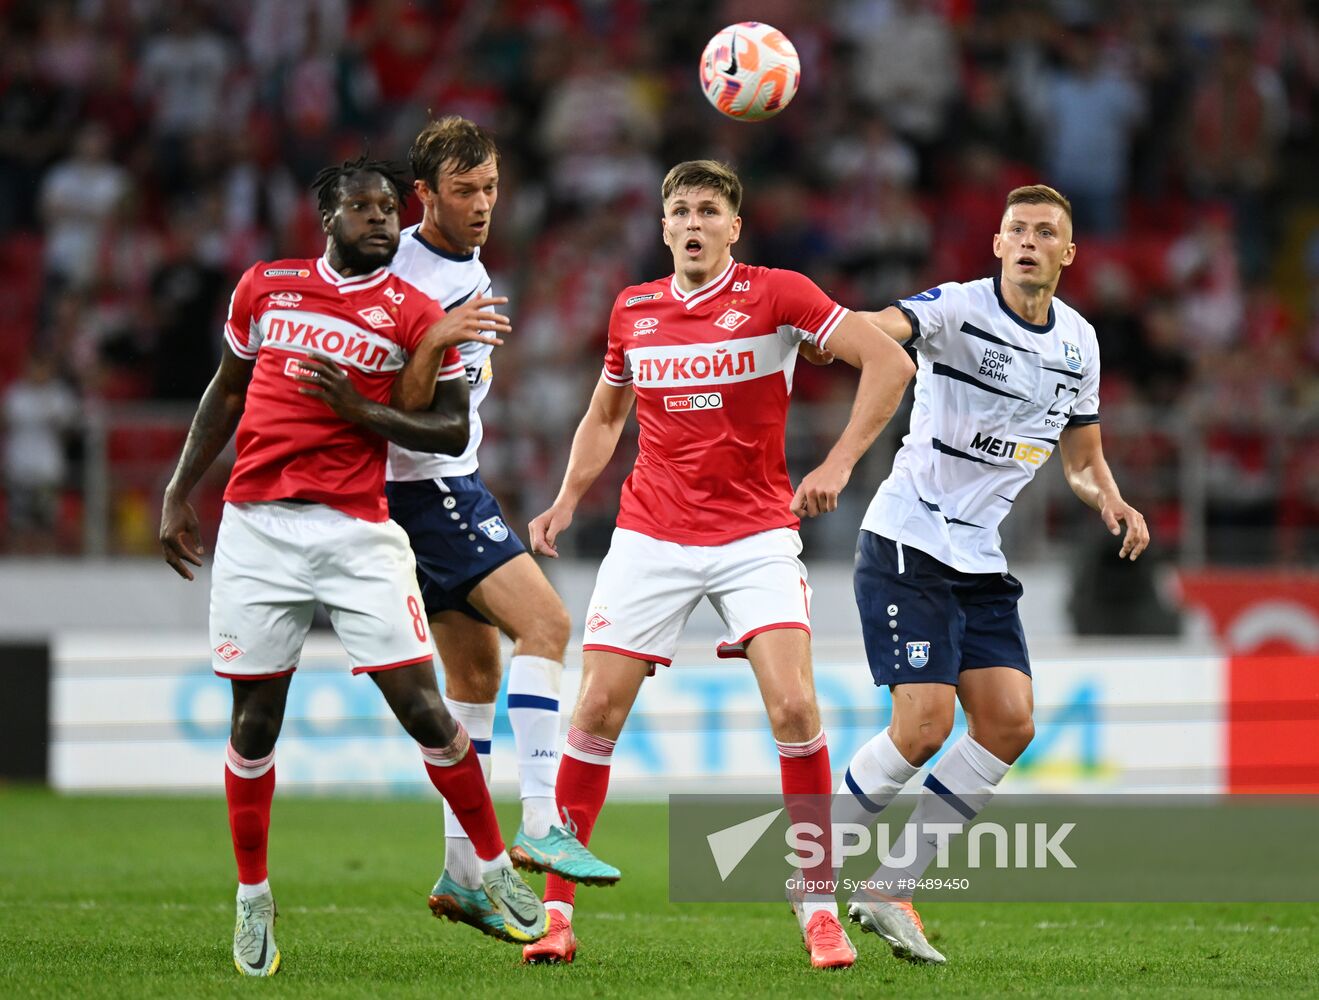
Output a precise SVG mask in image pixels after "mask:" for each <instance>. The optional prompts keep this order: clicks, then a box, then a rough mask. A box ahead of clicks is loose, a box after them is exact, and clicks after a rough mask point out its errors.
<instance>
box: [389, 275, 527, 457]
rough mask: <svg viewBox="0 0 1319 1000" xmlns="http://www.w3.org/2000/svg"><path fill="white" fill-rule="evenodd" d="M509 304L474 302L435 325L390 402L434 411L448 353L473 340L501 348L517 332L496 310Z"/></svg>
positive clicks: (402, 407)
mask: <svg viewBox="0 0 1319 1000" xmlns="http://www.w3.org/2000/svg"><path fill="white" fill-rule="evenodd" d="M507 301H508V299H507V298H505V297H504V296H502V295H497V296H493V297H491V298H481V299H472V300H471V301H469V302H465V303H463V304H462V305H460V306H459V307H458V308H457V309H454V310H452V311H451V312H447V313H445V314H444V316H443V318H441V319H440V320H438V321H436V322H435V323H433V324H432V325H431V327H430V329H428V330H427V331H426V334H425V336H423V337H422V339H421V343H420V344H418V345H417V349H416V350H415V351H413V352H412V357H410V358H408V363H407V364H406V365H404V366H403V370H402V371H401V372H399V376H398V378H397V379H395V381H394V392H393V396H392V398H391V399H390V402H391V403H393V405H394V406H396V407H397V408H398V409H400V410H427V409H430V406H431V400H432V398H433V395H434V393H435V376H436V375H437V374H438V373H439V370H440V366H441V365H442V364H443V363H444V352H445V351H447V350H448V349H449V348H450V347H456V346H457V345H459V344H461V343H464V342H466V341H471V340H474V341H479V342H480V343H483V344H494V345H495V346H496V347H498V346H499V345H500V344H502V343H503V341H502V340H501V339H499V335H500V334H501V333H511V332H512V331H513V327H512V324H511V323H510V322H509V319H508V317H507V316H504V315H503V314H501V313H497V312H494V311H493V307H494V306H500V305H503V304H504V303H506V302H507ZM417 450H437V449H417Z"/></svg>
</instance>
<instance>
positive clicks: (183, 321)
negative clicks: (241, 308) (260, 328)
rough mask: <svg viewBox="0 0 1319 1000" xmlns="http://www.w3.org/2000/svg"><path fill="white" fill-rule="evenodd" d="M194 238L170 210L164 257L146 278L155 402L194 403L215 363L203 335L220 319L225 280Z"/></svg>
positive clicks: (188, 222) (186, 222)
mask: <svg viewBox="0 0 1319 1000" xmlns="http://www.w3.org/2000/svg"><path fill="white" fill-rule="evenodd" d="M197 237H198V233H197V230H196V229H195V228H194V226H193V224H192V219H191V218H190V216H189V215H188V213H186V212H183V211H179V212H176V213H175V216H174V219H173V225H172V226H171V227H170V246H169V256H168V257H167V258H166V259H165V261H164V262H163V263H162V264H161V266H160V267H159V268H158V269H157V270H156V272H155V273H154V274H152V275H151V303H152V307H153V311H154V313H155V320H156V337H155V350H154V355H155V382H154V387H155V392H154V395H155V396H156V398H158V399H178V400H188V401H192V400H196V399H200V398H201V394H202V393H203V392H204V391H205V389H206V386H207V384H208V383H209V382H210V380H211V376H212V375H214V374H215V366H216V364H217V363H218V362H219V360H220V359H219V354H218V352H217V351H216V350H215V339H214V337H210V336H207V335H206V334H207V331H209V330H214V329H217V328H218V326H219V324H220V323H222V322H223V320H224V316H223V313H222V312H221V311H220V305H221V303H222V302H223V301H224V297H225V293H226V292H227V290H228V289H227V287H226V286H227V279H226V276H225V273H224V271H222V270H220V269H219V268H218V267H216V266H214V264H212V263H210V262H208V261H207V260H206V259H205V258H204V257H203V256H202V254H201V253H200V251H199V248H198V245H197V244H198V240H197Z"/></svg>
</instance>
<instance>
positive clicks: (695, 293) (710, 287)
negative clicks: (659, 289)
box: [669, 257, 737, 309]
mask: <svg viewBox="0 0 1319 1000" xmlns="http://www.w3.org/2000/svg"><path fill="white" fill-rule="evenodd" d="M735 267H737V261H735V260H733V259H732V258H731V257H730V258H729V260H728V266H727V267H726V268H724V269H723V271H721V272H720V273H719V275H718V277H715V278H711V279H710V280H709V281H707V282H706V283H705V284H704V285H702V286H701V287H700V288H693V289H692V290H691V291H690V292H684V291H683V290H682V289H681V288H679V287H678V276H677V274H675V275H674V276H673V277H672V278H670V279H669V289H670V290H671V291H672V292H673V297H674V298H675V299H677V300H678V301H679V302H681V303H682V304H683V305H684V306H685V307H686V308H688V309H690V308H692V306H696V305H700V304H701V303H702V302H704V301H706V300H707V299H709V298H711V297H713V296H715V295H718V294H719V292H720V291H722V290H723V287H724V285H725V284H727V283H728V279H729V278H731V277H732V276H733V268H735Z"/></svg>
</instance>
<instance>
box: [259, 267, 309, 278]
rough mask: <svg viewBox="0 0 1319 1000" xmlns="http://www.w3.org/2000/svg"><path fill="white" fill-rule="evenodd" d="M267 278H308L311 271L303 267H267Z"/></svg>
mask: <svg viewBox="0 0 1319 1000" xmlns="http://www.w3.org/2000/svg"><path fill="white" fill-rule="evenodd" d="M265 275H266V277H267V278H310V277H311V272H310V271H308V270H307V269H306V268H305V267H268V268H266V270H265Z"/></svg>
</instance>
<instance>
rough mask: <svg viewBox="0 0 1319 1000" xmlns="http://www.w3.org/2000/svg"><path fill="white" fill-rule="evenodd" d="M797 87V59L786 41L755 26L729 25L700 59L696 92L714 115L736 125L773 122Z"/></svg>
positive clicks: (767, 27)
mask: <svg viewBox="0 0 1319 1000" xmlns="http://www.w3.org/2000/svg"><path fill="white" fill-rule="evenodd" d="M800 82H801V60H800V59H798V58H797V50H796V49H795V48H793V47H792V42H790V41H788V36H787V35H785V34H784V33H783V32H781V31H779V30H778V29H777V28H774V27H772V26H770V25H768V24H762V23H760V22H759V21H742V22H741V23H739V24H730V25H729V26H728V27H727V28H725V29H724V30H723V31H721V32H719V33H718V34H717V35H715V36H714V37H713V38H711V39H710V42H709V44H707V45H706V46H705V51H704V52H703V53H702V54H701V90H703V91H704V92H705V96H706V98H707V99H708V100H709V101H710V103H711V104H713V105H714V106H715V107H716V108H717V109H718V110H720V111H722V112H723V113H724V114H726V115H727V116H728V117H729V118H735V119H737V120H738V121H742V122H758V121H763V120H764V119H766V118H773V117H774V116H775V115H776V114H778V113H779V112H780V111H782V110H783V109H784V108H786V107H787V106H788V102H789V101H791V100H792V98H793V95H795V94H796V93H797V84H798V83H800Z"/></svg>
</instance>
